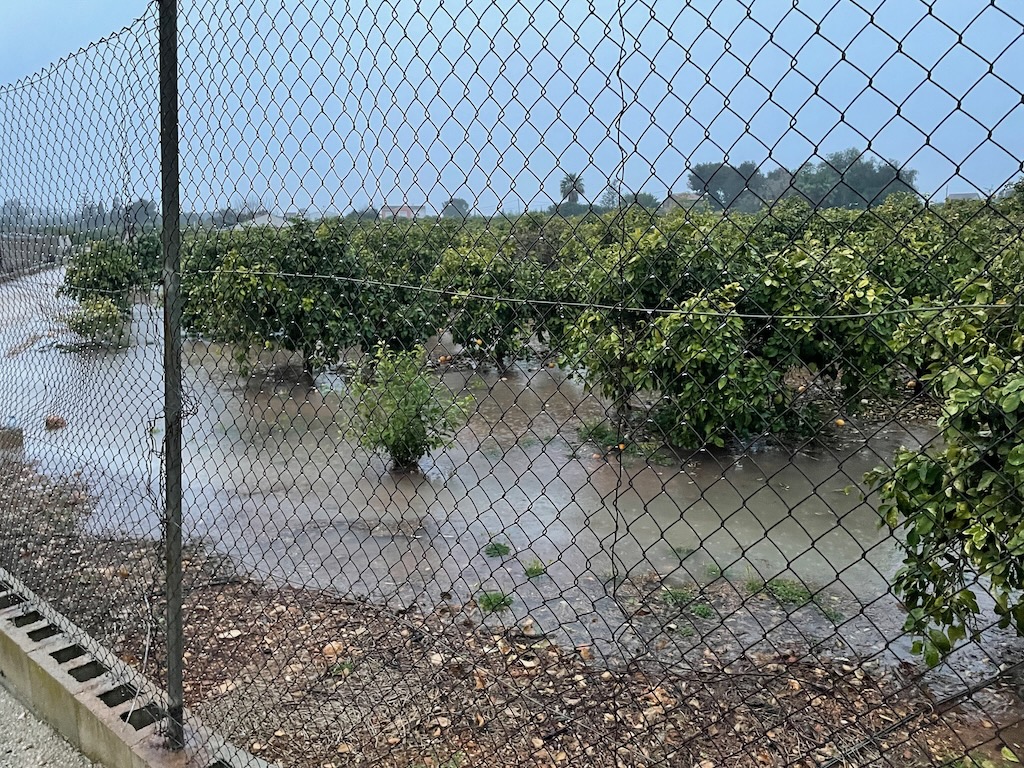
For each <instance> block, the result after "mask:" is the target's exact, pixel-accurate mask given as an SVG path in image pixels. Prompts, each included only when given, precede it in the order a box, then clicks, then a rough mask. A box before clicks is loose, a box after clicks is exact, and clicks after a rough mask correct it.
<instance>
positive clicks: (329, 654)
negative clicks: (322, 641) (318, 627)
mask: <svg viewBox="0 0 1024 768" xmlns="http://www.w3.org/2000/svg"><path fill="white" fill-rule="evenodd" d="M321 653H323V655H324V658H325V659H327V661H329V662H334V661H337V659H338V657H339V656H344V655H346V654H347V653H348V646H347V645H345V643H340V642H338V641H337V640H335V641H334V642H331V643H328V644H327V645H325V646H324V647H323V650H322V651H321Z"/></svg>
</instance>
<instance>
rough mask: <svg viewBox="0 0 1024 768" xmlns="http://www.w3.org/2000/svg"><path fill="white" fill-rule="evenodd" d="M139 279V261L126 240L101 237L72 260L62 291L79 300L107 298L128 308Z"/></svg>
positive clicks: (123, 308) (69, 261) (77, 253)
mask: <svg viewBox="0 0 1024 768" xmlns="http://www.w3.org/2000/svg"><path fill="white" fill-rule="evenodd" d="M139 279H140V275H139V269H138V264H137V263H136V261H135V258H134V257H133V254H132V253H131V251H130V250H129V249H128V248H127V247H126V246H125V245H124V244H123V243H119V242H116V241H113V240H98V241H95V242H93V243H90V244H89V246H88V247H86V248H84V249H83V250H81V251H78V252H76V253H75V254H74V255H73V256H72V257H71V258H70V259H69V260H68V264H67V269H66V271H65V273H64V284H63V285H62V286H61V287H60V289H59V293H60V294H62V295H64V296H70V297H72V298H74V299H77V300H78V301H85V300H86V299H107V300H108V301H111V302H113V303H114V304H115V305H117V307H118V308H119V309H121V310H122V311H124V310H127V309H128V307H129V305H130V304H131V291H132V289H133V288H135V287H136V286H138V285H139Z"/></svg>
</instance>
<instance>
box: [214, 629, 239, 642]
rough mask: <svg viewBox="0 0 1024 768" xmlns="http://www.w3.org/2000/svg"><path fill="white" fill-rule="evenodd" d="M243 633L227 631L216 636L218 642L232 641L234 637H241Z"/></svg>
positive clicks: (234, 630)
mask: <svg viewBox="0 0 1024 768" xmlns="http://www.w3.org/2000/svg"><path fill="white" fill-rule="evenodd" d="M244 634H245V633H244V632H242V630H240V629H229V630H228V631H227V632H221V633H220V634H218V635H217V639H218V640H234V639H235V638H236V637H241V636H242V635H244Z"/></svg>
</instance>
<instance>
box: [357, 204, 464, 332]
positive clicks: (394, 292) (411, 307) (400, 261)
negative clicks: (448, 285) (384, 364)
mask: <svg viewBox="0 0 1024 768" xmlns="http://www.w3.org/2000/svg"><path fill="white" fill-rule="evenodd" d="M461 226H463V222H462V221H461V220H458V221H440V222H434V221H423V222H412V223H410V222H404V221H399V220H395V221H391V222H375V223H373V224H372V225H364V226H361V227H358V228H357V229H356V230H355V231H354V232H353V233H352V240H351V252H352V254H353V257H354V259H355V261H356V263H357V264H358V270H357V275H358V277H359V278H360V279H362V280H364V281H366V282H365V283H364V284H363V285H359V286H355V287H356V288H357V289H358V290H357V295H356V296H355V297H354V300H355V303H354V304H353V307H354V312H355V313H356V315H357V316H358V317H359V318H361V319H362V321H363V325H362V326H361V328H360V332H359V343H360V345H361V346H362V348H363V349H364V350H372V349H374V348H375V347H376V346H377V345H378V344H386V345H387V346H389V347H390V348H392V349H399V350H409V349H412V348H414V347H415V346H416V345H417V344H422V343H424V342H426V340H427V338H428V337H430V336H431V335H432V334H433V333H434V332H435V331H436V330H437V328H438V327H439V326H441V325H442V323H443V322H444V318H445V314H444V307H445V304H444V299H443V297H441V296H439V295H437V293H436V292H434V291H432V290H423V287H424V286H427V287H429V286H428V282H429V275H430V274H431V272H432V271H433V270H434V268H435V266H436V265H437V263H438V261H439V260H440V258H441V255H442V254H443V253H444V252H445V250H446V249H447V248H449V247H451V245H452V243H453V242H455V240H456V239H457V237H458V232H459V228H460V227H461Z"/></svg>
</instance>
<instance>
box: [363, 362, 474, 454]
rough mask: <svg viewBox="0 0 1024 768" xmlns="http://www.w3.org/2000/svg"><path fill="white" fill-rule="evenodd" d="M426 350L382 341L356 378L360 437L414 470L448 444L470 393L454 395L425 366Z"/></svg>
mask: <svg viewBox="0 0 1024 768" xmlns="http://www.w3.org/2000/svg"><path fill="white" fill-rule="evenodd" d="M425 359H426V354H425V353H424V350H423V347H421V346H417V347H416V348H415V349H413V350H411V351H408V352H401V351H395V350H391V349H388V348H387V347H385V346H384V345H378V347H377V350H376V352H375V353H374V355H373V364H372V366H371V367H366V368H364V369H362V370H361V371H360V373H359V374H358V375H357V376H356V377H355V379H354V381H353V383H352V387H351V394H352V398H353V399H354V400H355V426H354V430H355V431H356V434H358V435H359V442H360V444H362V446H363V447H364V448H368V449H369V450H371V451H382V452H385V453H387V454H388V456H390V457H391V460H392V462H393V463H394V468H395V469H398V470H404V469H411V468H412V467H414V466H415V465H416V462H418V461H419V460H420V459H421V458H423V457H424V456H426V455H427V454H428V453H430V452H431V451H432V450H434V449H435V448H442V447H444V446H446V445H448V444H449V443H450V442H451V440H452V439H453V438H454V436H455V432H456V430H458V428H459V427H461V426H462V425H463V424H464V423H465V421H466V407H467V406H468V404H469V402H470V401H471V398H463V399H461V400H454V401H453V400H450V399H448V398H446V397H442V396H440V395H439V393H438V384H437V382H436V381H435V380H434V379H432V378H431V377H430V375H429V374H427V372H426V370H425V369H424V361H425Z"/></svg>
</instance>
